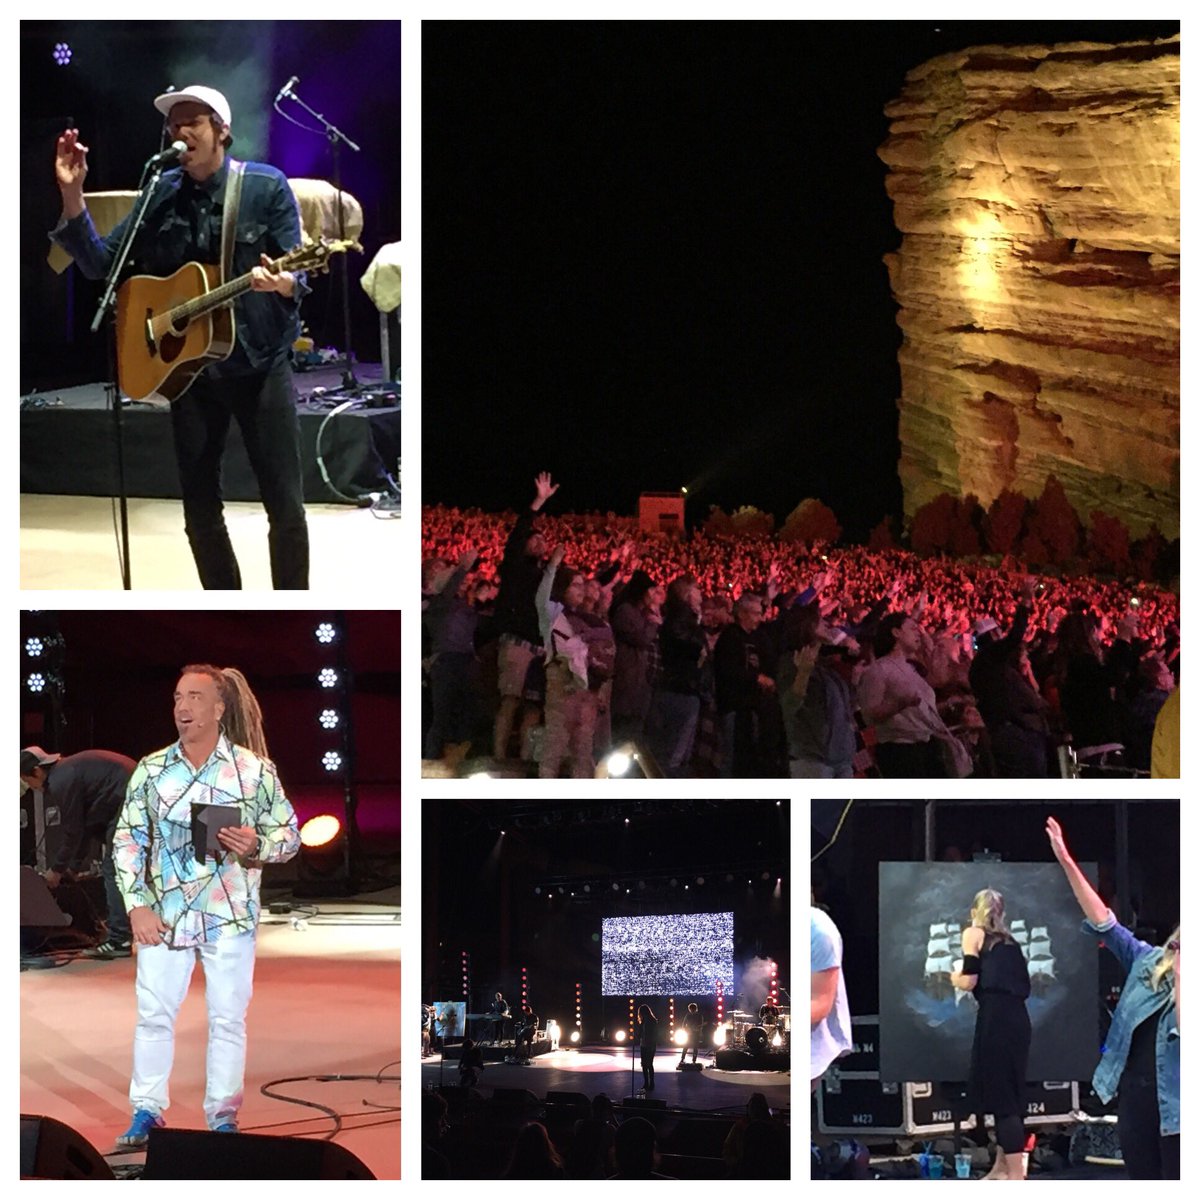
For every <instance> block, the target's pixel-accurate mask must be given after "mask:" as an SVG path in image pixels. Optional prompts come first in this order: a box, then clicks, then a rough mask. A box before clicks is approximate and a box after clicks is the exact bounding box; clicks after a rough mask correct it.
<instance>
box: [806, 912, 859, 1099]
mask: <svg viewBox="0 0 1200 1200" xmlns="http://www.w3.org/2000/svg"><path fill="white" fill-rule="evenodd" d="M809 925H810V930H811V937H812V974H811V979H810V987H811V991H812V1047H811V1050H810V1063H809V1070H810V1074H811V1077H812V1090H813V1091H814V1092H815V1091H816V1090H817V1085H818V1084H819V1083H820V1082H821V1076H822V1075H824V1074H825V1072H826V1071H827V1070H829V1067H830V1065H831V1064H832V1063H834V1062H836V1061H837V1060H838V1059H839V1058H844V1057H845V1056H846V1055H847V1054H849V1053H850V1051H851V1050H852V1049H853V1046H854V1035H853V1030H852V1029H851V1026H850V1002H849V1001H848V1000H847V999H846V981H845V979H844V978H843V976H842V935H841V934H840V933H839V932H838V927H837V926H836V925H835V924H834V923H833V919H832V918H831V917H830V916H829V914H828V913H826V912H823V911H822V910H821V909H819V908H817V907H816V906H815V905H814V906H812V907H810V908H809Z"/></svg>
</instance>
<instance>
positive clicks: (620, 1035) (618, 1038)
mask: <svg viewBox="0 0 1200 1200" xmlns="http://www.w3.org/2000/svg"><path fill="white" fill-rule="evenodd" d="M624 1040H625V1030H623V1029H618V1030H617V1032H616V1033H614V1034H613V1041H614V1042H623V1041H624Z"/></svg>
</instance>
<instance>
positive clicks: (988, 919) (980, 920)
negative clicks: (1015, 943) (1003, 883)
mask: <svg viewBox="0 0 1200 1200" xmlns="http://www.w3.org/2000/svg"><path fill="white" fill-rule="evenodd" d="M971 920H972V922H974V923H976V924H978V925H979V927H980V928H981V929H982V930H983V942H984V945H985V946H991V945H994V944H995V943H996V942H1011V941H1012V940H1013V935H1012V934H1011V933H1010V932H1009V928H1008V923H1007V922H1006V921H1005V919H1004V897H1003V896H1002V895H1001V894H1000V893H999V892H997V891H996V890H995V889H994V888H984V889H983V890H982V891H979V892H976V893H975V899H974V900H973V901H972V903H971Z"/></svg>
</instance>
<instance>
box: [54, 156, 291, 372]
mask: <svg viewBox="0 0 1200 1200" xmlns="http://www.w3.org/2000/svg"><path fill="white" fill-rule="evenodd" d="M228 175H229V159H228V157H226V159H225V161H224V162H223V163H222V164H221V168H220V169H219V170H218V171H216V172H215V173H214V174H213V175H211V176H209V178H208V179H206V180H204V181H202V182H201V183H196V182H195V181H194V180H192V179H191V178H190V177H189V176H187V175H185V174H184V171H183V169H182V168H181V167H174V168H172V169H171V170H170V171H167V172H165V173H164V175H163V176H162V178H161V179H160V180H159V181H158V186H157V187H156V188H155V190H154V195H153V196H152V197H151V200H150V204H149V207H148V208H147V210H146V219H145V221H144V222H143V223H142V227H141V229H140V230H139V232H138V236H137V238H136V239H135V241H134V244H133V247H132V249H131V250H130V254H129V259H128V260H127V262H126V266H125V278H128V277H129V276H130V275H158V276H162V275H170V274H172V273H173V272H175V271H177V270H178V269H179V268H180V267H181V266H183V264H184V263H186V262H193V261H194V262H204V263H217V262H220V260H221V217H222V214H223V208H224V199H225V184H226V180H227V178H228ZM128 221H129V218H128V217H126V218H125V220H123V221H121V222H120V224H118V225H117V227H116V228H115V229H114V230H113V231H112V232H111V233H110V234H109V235H108V236H107V237H104V238H102V237H100V236H99V234H97V232H96V227H95V225H93V224H92V218H91V214H90V213H88V212H87V210H86V209H85V210H84V211H83V212H82V213H81V214H80V215H79V216H77V217H73V218H71V219H70V220H68V221H62V222H60V223H59V225H58V227H57V228H56V229H55V230H54V231H53V232H52V233H51V234H50V240H51V241H53V242H56V243H57V244H58V245H60V246H61V247H62V248H63V249H64V250H65V251H66V252H67V253H68V254H69V255H70V256H71V257H72V258H73V259H74V260H75V263H76V265H77V266H78V267H79V269H80V271H82V272H83V274H84V275H86V276H87V277H88V278H89V279H103V278H104V277H105V276H106V275H107V274H108V269H109V267H110V265H111V263H112V259H113V255H114V254H115V253H116V251H117V249H118V247H119V246H120V244H121V238H122V237H123V236H124V233H125V226H126V224H127V223H128ZM235 242H236V244H235V246H234V251H233V277H234V278H237V277H238V276H240V275H245V274H246V273H247V272H248V271H249V270H250V269H251V268H252V267H257V266H258V265H259V255H260V254H266V255H268V256H269V257H271V258H278V257H279V256H280V255H282V254H286V253H287V252H288V251H289V250H293V249H295V247H296V246H298V245H299V244H300V212H299V209H298V207H297V205H296V198H295V196H293V195H292V189H291V188H290V187H289V186H288V182H287V178H286V177H285V176H284V174H283V172H282V171H278V170H276V169H275V168H274V167H272V166H268V165H267V164H266V163H254V162H248V163H246V164H245V172H244V174H243V176H242V195H241V200H240V202H239V204H238V219H237V232H236V235H235ZM310 290H311V289H310V288H309V287H308V284H307V281H306V279H305V276H304V274H303V273H302V272H301V273H298V274H297V275H296V286H295V291H294V294H293V295H292V296H290V297H284V296H281V295H279V294H278V293H277V292H253V291H249V292H245V293H243V294H242V295H241V296H239V297H238V298H237V300H235V301H234V305H233V308H234V317H235V324H236V327H237V345H236V346H235V347H234V349H233V352H232V353H231V355H230V356H229V358H228V359H226V360H224V361H221V362H216V363H212V364H210V365H209V366H208V367H207V368H206V372H205V373H206V374H207V375H208V376H210V377H219V376H221V375H233V374H244V373H246V372H248V371H265V370H267V369H268V368H270V367H272V366H274V365H275V364H276V363H277V362H279V361H280V360H281V359H284V358H286V357H287V355H288V353H289V352H290V350H291V347H292V343H293V342H294V341H295V340H296V338H298V337H299V336H300V301H301V300H302V299H303V298H304V296H306V295H307V294H308V292H309V291H310Z"/></svg>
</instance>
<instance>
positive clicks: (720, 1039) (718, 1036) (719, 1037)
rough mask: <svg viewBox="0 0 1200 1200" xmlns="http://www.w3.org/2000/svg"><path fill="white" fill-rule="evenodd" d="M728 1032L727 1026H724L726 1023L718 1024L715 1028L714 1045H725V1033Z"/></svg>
mask: <svg viewBox="0 0 1200 1200" xmlns="http://www.w3.org/2000/svg"><path fill="white" fill-rule="evenodd" d="M726 1032H727V1030H726V1028H725V1026H724V1025H718V1026H717V1027H716V1029H715V1030H713V1045H714V1046H723V1045H725V1034H726Z"/></svg>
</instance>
